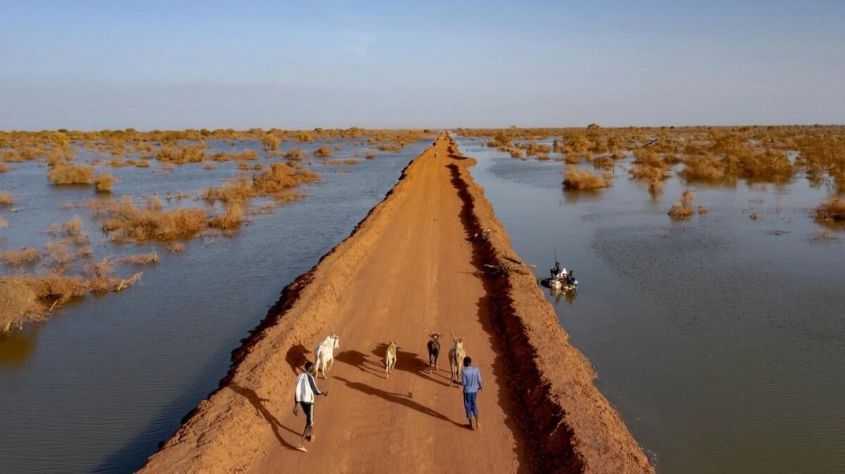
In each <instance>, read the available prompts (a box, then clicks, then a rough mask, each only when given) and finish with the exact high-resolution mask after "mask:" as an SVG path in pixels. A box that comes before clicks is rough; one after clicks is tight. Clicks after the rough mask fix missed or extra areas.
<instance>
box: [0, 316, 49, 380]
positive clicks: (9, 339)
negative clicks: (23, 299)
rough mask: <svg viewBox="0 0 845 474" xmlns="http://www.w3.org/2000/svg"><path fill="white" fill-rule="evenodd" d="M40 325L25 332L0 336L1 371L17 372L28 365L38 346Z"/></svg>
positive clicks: (28, 328) (26, 329)
mask: <svg viewBox="0 0 845 474" xmlns="http://www.w3.org/2000/svg"><path fill="white" fill-rule="evenodd" d="M39 331H40V327H39V326H38V325H34V326H30V327H27V328H25V329H24V330H23V331H15V332H10V333H8V334H2V335H0V371H5V370H10V369H11V370H15V369H19V368H21V367H23V366H25V365H26V363H27V361H28V360H29V359H31V358H32V356H33V355H34V353H35V348H36V346H37V344H38V332H39Z"/></svg>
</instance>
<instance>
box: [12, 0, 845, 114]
mask: <svg viewBox="0 0 845 474" xmlns="http://www.w3.org/2000/svg"><path fill="white" fill-rule="evenodd" d="M0 64H2V66H1V67H0V129H49V128H71V129H99V128H127V127H134V128H137V129H152V128H160V129H164V128H187V127H190V128H218V127H222V128H228V127H231V128H249V127H263V128H269V127H279V128H313V127H317V126H323V127H348V126H352V125H357V126H362V127H454V126H475V127H482V126H484V127H486V126H508V125H512V124H516V125H521V126H536V125H548V126H561V125H569V126H583V125H586V124H587V123H590V122H598V123H600V124H602V125H649V124H650V125H661V124H678V125H679V124H738V123H765V124H768V123H845V0H834V1H813V0H803V1H802V0H794V1H779V0H767V1H736V0H735V1H721V0H716V1H705V0H699V1H680V0H674V1H641V2H635V1H609V0H607V1H602V0H578V1H547V2H545V1H544V2H541V1H522V2H507V3H506V2H499V1H490V0H485V1H477V2H460V1H443V2H441V1H416V2H410V1H400V0H386V1H383V2H372V1H351V0H350V1H321V0H297V1H292V2H283V1H252V2H245V1H238V2H236V1H231V2H212V1H196V2H178V1H149V0H145V1H141V0H138V1H79V0H76V1H70V0H65V1H52V2H48V1H35V0H20V1H6V0H0Z"/></svg>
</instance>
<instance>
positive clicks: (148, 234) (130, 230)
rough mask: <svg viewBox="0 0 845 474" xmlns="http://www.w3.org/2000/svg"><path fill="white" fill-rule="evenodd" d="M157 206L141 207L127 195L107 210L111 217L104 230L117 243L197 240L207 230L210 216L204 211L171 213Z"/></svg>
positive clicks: (177, 211) (185, 210) (186, 210)
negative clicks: (207, 219) (207, 221)
mask: <svg viewBox="0 0 845 474" xmlns="http://www.w3.org/2000/svg"><path fill="white" fill-rule="evenodd" d="M155 198H156V199H157V196H156V197H155ZM151 200H152V198H151ZM159 204H160V201H159ZM155 207H156V206H150V205H148V206H147V207H146V208H141V207H138V206H136V205H135V203H134V201H133V200H132V198H131V197H129V196H126V197H124V198H123V199H122V200H121V201H120V202H119V203H117V204H116V205H114V206H112V207H111V208H107V209H105V211H104V214H105V215H106V216H107V217H106V220H105V221H104V222H103V230H104V231H105V232H106V233H107V234H108V235H109V238H110V239H112V240H114V241H117V242H127V241H128V242H149V241H162V242H169V241H172V240H184V239H190V238H193V237H194V236H196V235H197V234H199V233H200V232H202V231H203V229H205V226H206V217H207V215H208V214H207V212H206V211H204V210H202V209H193V208H188V209H174V210H170V211H168V210H162V209H161V208H155Z"/></svg>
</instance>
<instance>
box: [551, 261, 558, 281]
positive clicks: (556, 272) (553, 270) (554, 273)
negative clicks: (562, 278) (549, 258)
mask: <svg viewBox="0 0 845 474" xmlns="http://www.w3.org/2000/svg"><path fill="white" fill-rule="evenodd" d="M551 271H552V279H554V278H557V277H558V275H560V262H558V261H557V260H555V266H554V268H552V270H551Z"/></svg>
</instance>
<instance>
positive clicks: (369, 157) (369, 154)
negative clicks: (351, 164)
mask: <svg viewBox="0 0 845 474" xmlns="http://www.w3.org/2000/svg"><path fill="white" fill-rule="evenodd" d="M364 159H365V160H375V159H376V154H375V153H373V152H371V151H368V152H366V153H364Z"/></svg>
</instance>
